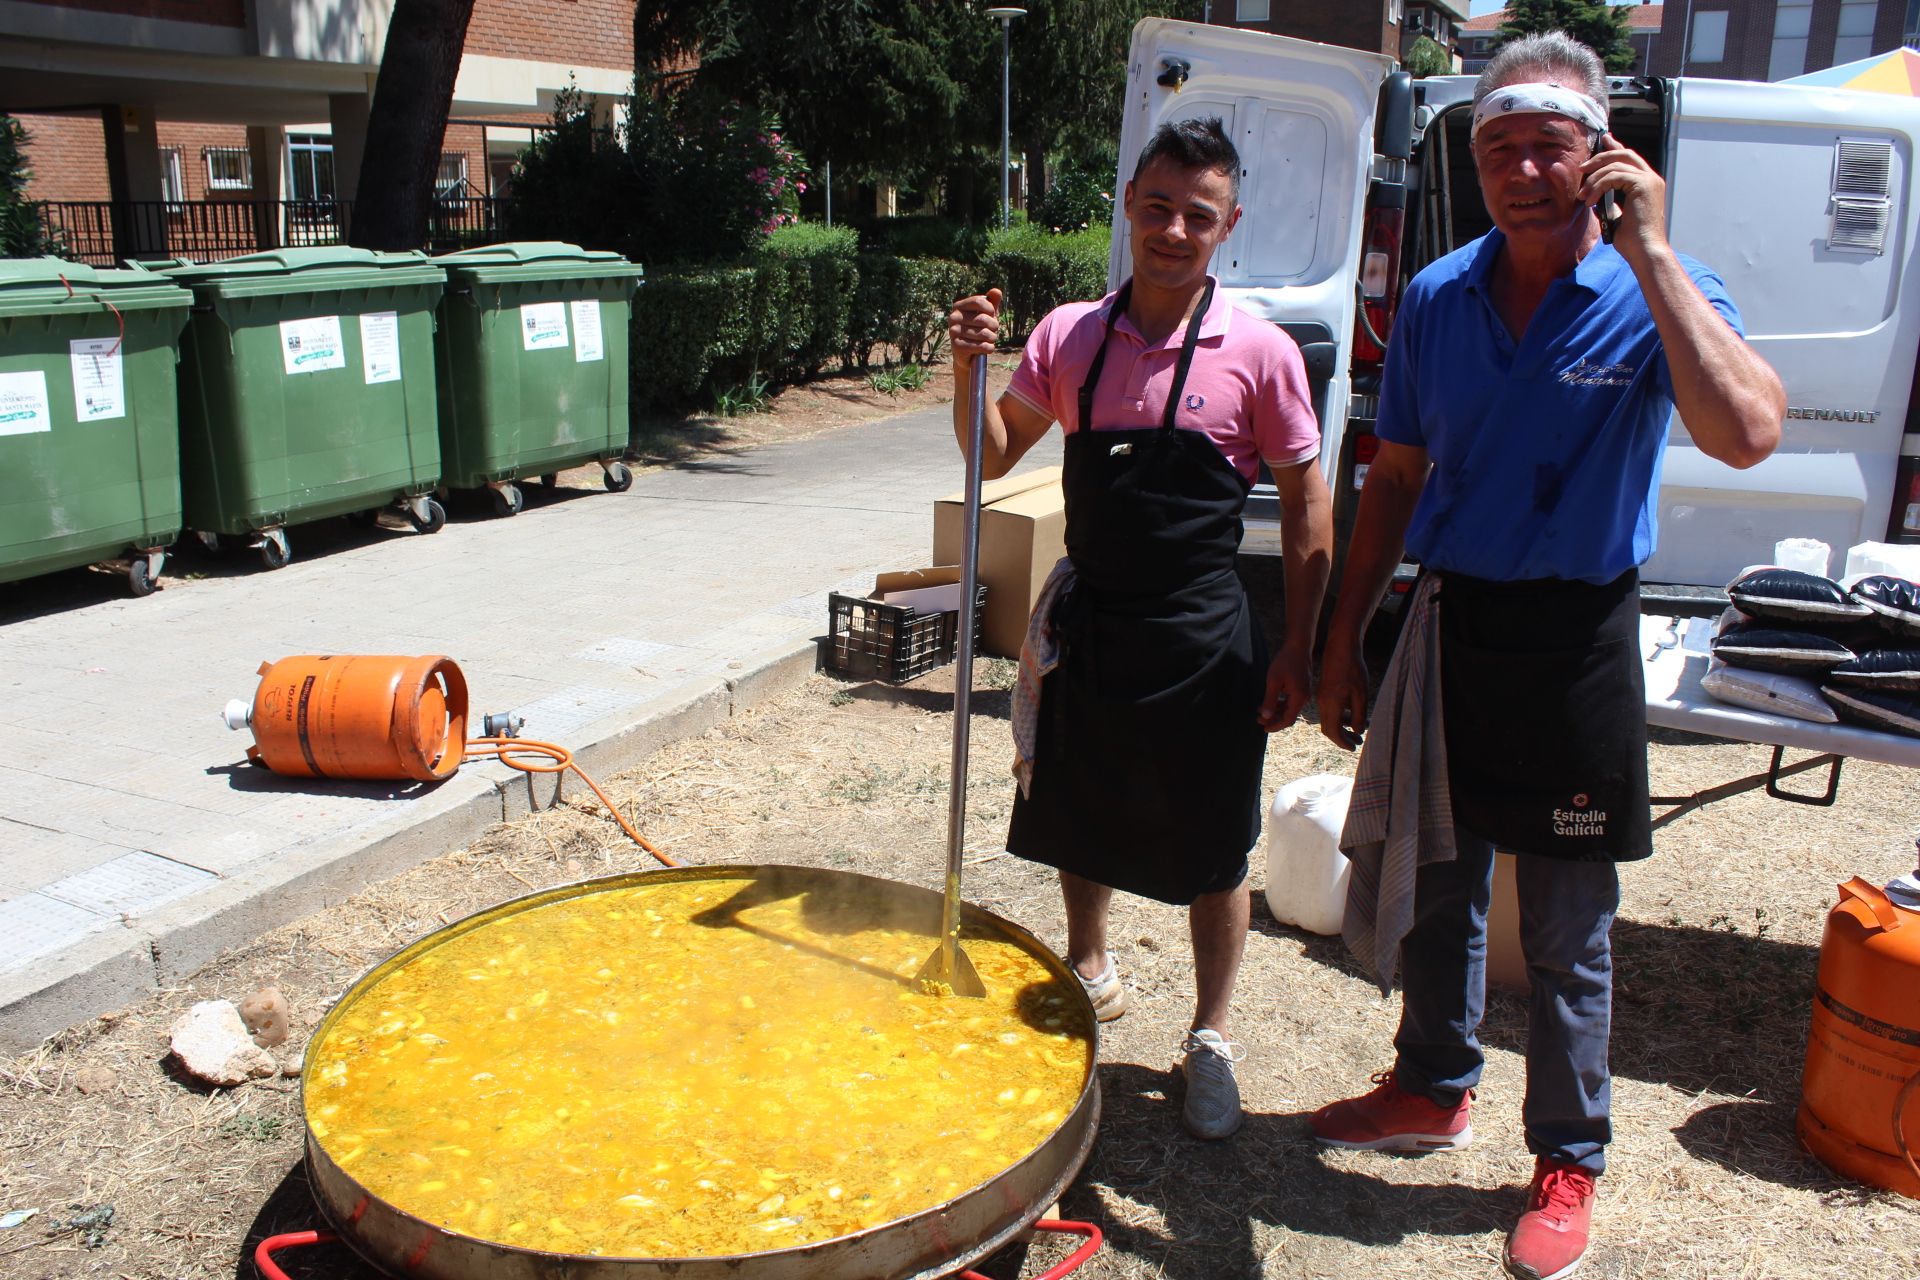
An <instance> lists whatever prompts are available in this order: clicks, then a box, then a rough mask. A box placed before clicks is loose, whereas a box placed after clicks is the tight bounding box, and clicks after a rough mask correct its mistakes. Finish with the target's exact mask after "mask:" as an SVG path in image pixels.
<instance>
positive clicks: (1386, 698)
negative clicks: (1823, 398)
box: [1340, 574, 1455, 995]
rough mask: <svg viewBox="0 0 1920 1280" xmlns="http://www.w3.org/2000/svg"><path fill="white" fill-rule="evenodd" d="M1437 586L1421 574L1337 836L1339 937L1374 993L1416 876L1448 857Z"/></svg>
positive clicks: (1389, 978) (1389, 968) (1406, 928)
mask: <svg viewBox="0 0 1920 1280" xmlns="http://www.w3.org/2000/svg"><path fill="white" fill-rule="evenodd" d="M1439 582H1440V579H1439V576H1438V575H1437V574H1425V575H1423V576H1422V577H1421V580H1420V585H1419V587H1418V589H1416V590H1415V591H1414V593H1413V598H1412V599H1411V600H1409V601H1408V602H1407V618H1406V623H1405V625H1404V626H1403V627H1402V628H1401V632H1400V644H1399V647H1398V648H1396V649H1395V650H1394V651H1393V661H1392V662H1390V663H1389V664H1388V665H1387V674H1386V678H1385V680H1384V681H1382V683H1381V686H1380V698H1379V701H1378V704H1377V705H1376V706H1375V708H1374V716H1373V723H1372V724H1371V725H1370V726H1369V727H1368V729H1367V736H1366V741H1365V743H1364V745H1362V747H1361V748H1360V764H1359V767H1358V769H1357V771H1356V773H1355V776H1354V780H1353V796H1352V799H1351V800H1350V801H1349V802H1348V804H1347V825H1346V827H1345V829H1344V830H1343V831H1342V832H1341V835H1340V847H1341V848H1342V849H1344V850H1346V852H1347V855H1348V856H1349V857H1350V858H1351V859H1352V860H1353V877H1352V879H1351V880H1350V881H1349V882H1348V886H1347V913H1346V918H1345V920H1344V921H1343V922H1342V924H1341V928H1340V935H1341V937H1343V938H1344V939H1346V943H1347V949H1348V950H1350V951H1351V952H1353V954H1354V956H1355V958H1357V959H1358V960H1359V961H1360V963H1361V964H1363V965H1365V966H1366V967H1367V968H1368V969H1369V970H1370V971H1371V972H1372V973H1373V976H1374V980H1375V981H1376V982H1378V983H1379V984H1380V994H1382V995H1385V994H1387V993H1388V992H1389V991H1391V990H1392V989H1393V979H1394V974H1395V972H1396V971H1397V970H1398V969H1399V965H1400V943H1401V941H1402V940H1403V939H1404V938H1405V937H1406V936H1407V934H1408V933H1409V932H1411V931H1412V929H1413V911H1414V879H1415V875H1416V873H1417V872H1418V871H1419V869H1420V868H1421V867H1422V866H1424V865H1425V864H1427V863H1429V862H1451V861H1453V859H1454V857H1455V850H1454V845H1453V797H1452V792H1451V790H1450V787H1449V783H1448V777H1447V734H1446V725H1445V722H1444V721H1443V719H1442V717H1441V709H1440V703H1441V698H1440V626H1439V602H1438V600H1437V599H1436V597H1437V596H1438V595H1439Z"/></svg>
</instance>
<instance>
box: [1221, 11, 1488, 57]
mask: <svg viewBox="0 0 1920 1280" xmlns="http://www.w3.org/2000/svg"><path fill="white" fill-rule="evenodd" d="M1467 3H1468V0H1324V2H1323V3H1315V4H1299V3H1296V2H1295V0H1213V3H1212V5H1211V6H1210V7H1209V10H1208V13H1209V16H1210V18H1211V20H1212V21H1213V22H1216V23H1219V24H1221V25H1223V26H1232V27H1246V28H1248V29H1250V30H1254V31H1271V32H1273V33H1274V34H1276V35H1283V36H1297V37H1299V38H1300V39H1302V40H1317V41H1319V42H1321V43H1322V44H1338V45H1345V46H1346V47H1347V48H1349V49H1367V50H1371V51H1373V52H1375V53H1384V54H1386V55H1387V56H1389V57H1392V58H1404V57H1406V55H1407V51H1408V50H1409V49H1410V48H1411V47H1412V46H1413V42H1414V41H1415V40H1417V39H1419V38H1420V37H1421V36H1423V35H1424V36H1428V37H1431V38H1432V39H1433V41H1434V42H1435V43H1437V44H1438V45H1440V47H1441V48H1443V49H1445V50H1447V51H1448V52H1449V53H1453V52H1456V37H1457V34H1458V32H1459V30H1460V28H1461V27H1462V26H1463V25H1464V24H1465V23H1466V21H1467Z"/></svg>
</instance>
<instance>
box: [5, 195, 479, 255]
mask: <svg viewBox="0 0 1920 1280" xmlns="http://www.w3.org/2000/svg"><path fill="white" fill-rule="evenodd" d="M505 204H506V201H505V200H504V199H496V198H492V197H486V196H461V197H455V198H451V199H446V200H439V201H436V202H435V204H434V209H433V212H432V214H431V215H430V216H429V218H428V226H427V241H426V243H425V244H422V245H421V246H419V247H420V248H422V249H425V250H427V251H428V252H430V253H446V252H449V251H451V250H454V249H464V248H467V247H469V246H472V245H479V244H494V243H497V242H498V241H499V240H500V238H501V230H500V223H501V213H502V210H503V208H504V206H505ZM36 208H37V210H38V213H39V217H40V226H41V230H42V231H44V232H45V233H46V234H47V235H48V237H49V238H51V239H52V240H53V242H54V243H55V244H57V245H59V246H61V248H60V254H61V256H62V257H66V258H71V259H73V260H74V261H76V262H84V263H88V264H89V265H92V266H99V267H110V266H114V265H115V264H117V263H119V262H121V261H123V260H125V259H128V258H146V259H153V258H190V259H193V260H194V261H196V262H218V261H220V260H222V259H225V258H234V257H238V256H240V255H241V254H246V253H257V252H259V251H260V250H262V249H279V248H297V247H302V246H307V245H328V244H344V243H345V242H346V238H347V231H348V229H349V227H350V226H351V225H352V221H353V202H352V201H351V200H201V201H192V200H188V201H178V202H175V201H167V200H48V201H42V202H40V203H39V204H38V205H37V206H36Z"/></svg>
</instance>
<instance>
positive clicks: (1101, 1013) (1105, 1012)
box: [1073, 951, 1127, 1022]
mask: <svg viewBox="0 0 1920 1280" xmlns="http://www.w3.org/2000/svg"><path fill="white" fill-rule="evenodd" d="M1106 960H1107V964H1106V968H1104V969H1102V970H1101V971H1100V976H1099V977H1097V978H1081V977H1080V971H1079V970H1078V969H1075V970H1074V971H1073V976H1074V977H1076V978H1080V986H1081V987H1082V989H1084V990H1085V991H1086V993H1087V999H1088V1000H1090V1001H1092V1002H1093V1016H1094V1020H1095V1021H1097V1022H1112V1021H1113V1020H1114V1019H1115V1018H1117V1017H1119V1016H1120V1015H1121V1014H1123V1013H1125V1012H1126V1011H1127V989H1126V988H1125V987H1123V986H1121V985H1120V970H1119V969H1118V968H1116V967H1115V966H1114V963H1113V952H1111V951H1109V952H1107V955H1106Z"/></svg>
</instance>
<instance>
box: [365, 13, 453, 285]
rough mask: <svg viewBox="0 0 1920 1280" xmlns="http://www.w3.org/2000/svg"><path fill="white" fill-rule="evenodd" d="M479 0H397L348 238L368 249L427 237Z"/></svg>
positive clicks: (421, 243)
mask: <svg viewBox="0 0 1920 1280" xmlns="http://www.w3.org/2000/svg"><path fill="white" fill-rule="evenodd" d="M473 4H474V0H395V3H394V6H393V17H392V19H391V21H390V22H389V23H388V25H387V47H386V51H385V53H384V55H383V56H382V57H381V59H380V78H379V80H378V81H377V82H375V84H374V90H373V107H372V109H371V112H370V114H369V117H368V120H367V146H366V151H365V153H364V154H363V155H362V157H361V160H360V186H359V190H358V192H357V193H356V195H355V197H354V205H353V222H352V227H351V230H350V233H349V235H348V237H347V239H348V242H349V243H351V244H355V245H358V246H360V247H361V248H363V249H419V248H423V247H425V245H426V243H427V223H428V219H429V215H430V214H431V213H432V210H433V194H434V192H433V188H434V178H435V175H436V174H438V173H439V171H440V144H441V142H442V140H443V139H444V138H445V136H446V132H447V114H448V112H449V111H451V110H452V108H453V82H454V79H455V77H457V76H458V75H459V74H460V51H461V49H462V48H463V47H464V46H465V45H466V42H467V22H468V20H469V19H470V18H472V17H473Z"/></svg>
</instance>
